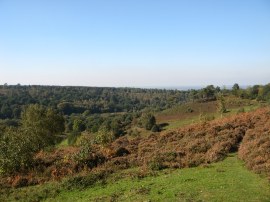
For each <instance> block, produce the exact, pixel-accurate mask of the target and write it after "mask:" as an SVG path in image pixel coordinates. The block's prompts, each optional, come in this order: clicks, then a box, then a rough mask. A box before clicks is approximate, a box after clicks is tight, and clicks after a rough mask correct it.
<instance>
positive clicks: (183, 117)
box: [156, 98, 259, 130]
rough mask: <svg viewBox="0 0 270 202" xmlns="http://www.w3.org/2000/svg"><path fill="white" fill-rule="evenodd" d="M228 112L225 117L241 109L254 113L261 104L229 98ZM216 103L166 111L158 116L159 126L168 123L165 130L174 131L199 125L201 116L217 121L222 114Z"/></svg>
mask: <svg viewBox="0 0 270 202" xmlns="http://www.w3.org/2000/svg"><path fill="white" fill-rule="evenodd" d="M227 102H229V103H228V104H226V105H227V110H228V112H227V113H225V114H223V116H230V115H234V114H237V112H238V110H239V109H244V111H245V112H249V111H253V110H255V109H258V108H259V103H258V102H256V101H250V100H242V99H240V98H227ZM216 105H217V103H216V101H212V102H206V103H196V102H195V103H187V104H182V105H178V106H175V107H173V108H171V109H167V110H164V111H162V112H160V113H158V114H157V115H156V118H157V122H158V124H162V123H168V126H166V127H164V128H163V129H165V130H174V129H177V128H179V127H182V126H186V125H189V124H193V123H197V122H199V121H200V114H201V115H202V116H203V117H204V118H206V119H207V118H210V120H212V119H217V118H222V117H221V114H220V113H218V112H217V109H216ZM187 108H191V109H193V110H194V111H193V112H192V113H189V112H187Z"/></svg>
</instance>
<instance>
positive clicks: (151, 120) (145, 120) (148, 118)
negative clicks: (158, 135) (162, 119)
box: [140, 113, 156, 130]
mask: <svg viewBox="0 0 270 202" xmlns="http://www.w3.org/2000/svg"><path fill="white" fill-rule="evenodd" d="M140 125H141V126H142V127H143V128H145V129H146V130H151V129H152V128H153V126H154V125H156V118H155V116H154V115H152V114H150V113H145V114H143V115H142V117H141V118H140Z"/></svg>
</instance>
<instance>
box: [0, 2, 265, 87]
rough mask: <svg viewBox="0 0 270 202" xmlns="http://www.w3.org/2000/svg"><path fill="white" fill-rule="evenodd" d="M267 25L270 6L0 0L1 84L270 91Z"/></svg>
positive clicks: (213, 3) (204, 3)
mask: <svg viewBox="0 0 270 202" xmlns="http://www.w3.org/2000/svg"><path fill="white" fill-rule="evenodd" d="M269 25H270V2H269V1H267V0H258V1H252V0H247V1H244V0H239V1H233V0H228V1H225V0H223V1H212V0H206V1H199V0H191V1H176V0H168V1H161V0H156V1H154V0H149V1H142V0H139V1H136V2H135V1H124V0H115V1H109V0H101V1H85V0H81V1H63V0H59V1H45V0H44V1H34V0H26V1H19V0H13V1H8V0H0V29H1V30H0V70H1V73H0V83H1V84H4V83H8V84H14V85H16V84H17V83H20V84H22V85H29V84H30V85H33V84H35V85H64V86H111V87H144V86H163V87H174V86H206V85H209V84H213V85H217V86H223V85H225V86H227V85H233V84H234V83H239V85H240V86H241V85H242V86H248V85H254V84H267V83H269V78H270V57H269V56H270V26H269Z"/></svg>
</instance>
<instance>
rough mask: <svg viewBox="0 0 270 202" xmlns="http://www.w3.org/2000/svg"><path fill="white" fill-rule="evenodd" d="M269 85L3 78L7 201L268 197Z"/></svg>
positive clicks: (0, 167) (1, 168) (2, 167)
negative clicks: (185, 86) (41, 82)
mask: <svg viewBox="0 0 270 202" xmlns="http://www.w3.org/2000/svg"><path fill="white" fill-rule="evenodd" d="M269 99H270V85H269V84H268V85H265V86H259V85H257V86H253V87H249V88H247V89H241V88H240V87H239V86H238V85H237V84H235V85H234V86H233V88H232V89H229V90H228V89H220V88H219V87H214V86H212V85H210V86H207V87H206V88H203V89H201V90H189V91H176V90H174V91H172V90H157V89H154V90H153V89H149V90H148V89H129V88H87V87H51V86H1V91H0V103H1V113H0V115H1V122H0V129H1V130H0V132H1V134H0V141H1V142H0V173H1V178H0V186H1V195H0V200H1V201H54V200H55V201H269V200H270V184H269V179H270V178H269V177H270V151H269V148H270V108H269Z"/></svg>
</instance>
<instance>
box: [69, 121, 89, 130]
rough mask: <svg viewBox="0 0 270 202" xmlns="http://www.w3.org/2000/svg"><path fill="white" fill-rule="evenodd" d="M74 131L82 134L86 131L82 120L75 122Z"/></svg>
mask: <svg viewBox="0 0 270 202" xmlns="http://www.w3.org/2000/svg"><path fill="white" fill-rule="evenodd" d="M72 128H73V131H76V132H82V131H84V130H85V129H86V127H85V124H84V122H83V121H82V120H81V119H75V120H74V121H73V127H72Z"/></svg>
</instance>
